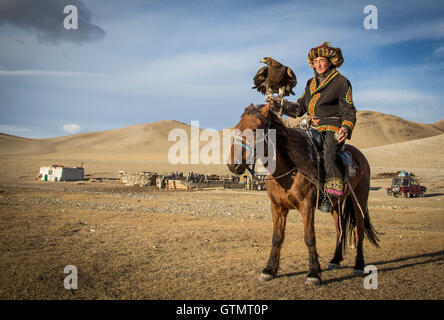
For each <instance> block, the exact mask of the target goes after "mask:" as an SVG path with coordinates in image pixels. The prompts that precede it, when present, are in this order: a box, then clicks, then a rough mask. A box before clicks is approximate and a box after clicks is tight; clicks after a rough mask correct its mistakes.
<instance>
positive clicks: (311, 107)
mask: <svg viewBox="0 0 444 320" xmlns="http://www.w3.org/2000/svg"><path fill="white" fill-rule="evenodd" d="M320 97H321V94H320V93H316V94H315V95H314V96H313V97H312V98H311V100H310V103H309V104H308V113H309V114H310V115H311V116H312V117H314V114H315V113H314V111H315V107H316V103H317V102H318V100H319V98H320Z"/></svg>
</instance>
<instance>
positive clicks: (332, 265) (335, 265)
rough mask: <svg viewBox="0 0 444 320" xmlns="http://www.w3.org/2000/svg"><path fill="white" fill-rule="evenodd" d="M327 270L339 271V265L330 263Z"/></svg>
mask: <svg viewBox="0 0 444 320" xmlns="http://www.w3.org/2000/svg"><path fill="white" fill-rule="evenodd" d="M327 269H328V270H335V269H339V263H331V262H330V263H329V264H328V267H327Z"/></svg>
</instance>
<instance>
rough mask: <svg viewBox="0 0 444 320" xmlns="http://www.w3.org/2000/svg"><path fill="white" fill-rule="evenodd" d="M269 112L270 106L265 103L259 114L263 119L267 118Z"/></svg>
mask: <svg viewBox="0 0 444 320" xmlns="http://www.w3.org/2000/svg"><path fill="white" fill-rule="evenodd" d="M269 112H270V104H269V103H267V104H266V105H265V106H264V107H262V108H261V113H262V115H263V116H264V117H265V118H268V113H269Z"/></svg>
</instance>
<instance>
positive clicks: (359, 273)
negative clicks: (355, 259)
mask: <svg viewBox="0 0 444 320" xmlns="http://www.w3.org/2000/svg"><path fill="white" fill-rule="evenodd" d="M364 274H365V273H364V270H360V269H355V270H354V271H353V276H354V277H362V276H363V275H364Z"/></svg>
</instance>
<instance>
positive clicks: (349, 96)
mask: <svg viewBox="0 0 444 320" xmlns="http://www.w3.org/2000/svg"><path fill="white" fill-rule="evenodd" d="M345 101H346V102H347V103H348V104H353V99H352V90H351V87H348V89H347V92H346V94H345Z"/></svg>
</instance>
